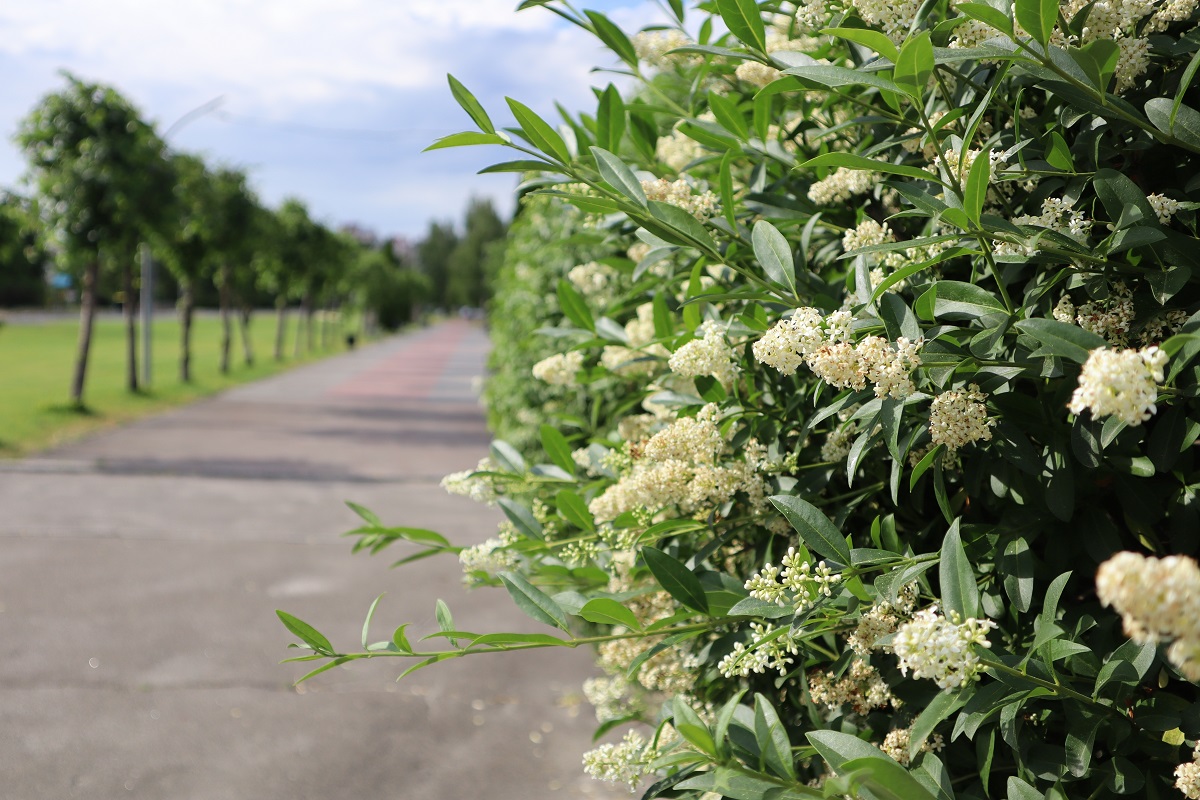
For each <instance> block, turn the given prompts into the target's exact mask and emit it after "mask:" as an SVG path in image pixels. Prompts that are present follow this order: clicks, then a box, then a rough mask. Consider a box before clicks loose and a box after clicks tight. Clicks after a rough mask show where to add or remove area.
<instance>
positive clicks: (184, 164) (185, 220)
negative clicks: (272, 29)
mask: <svg viewBox="0 0 1200 800" xmlns="http://www.w3.org/2000/svg"><path fill="white" fill-rule="evenodd" d="M65 77H66V81H67V85H66V87H65V88H64V89H62V90H61V91H57V92H54V93H52V94H49V95H47V96H46V97H45V98H43V99H42V101H41V102H40V103H39V104H38V105H37V107H35V108H34V109H33V110H32V111H31V112H30V114H29V115H28V116H27V117H26V118H25V119H24V120H23V121H22V123H21V125H20V127H19V130H18V132H17V134H16V141H17V143H18V144H19V145H20V147H21V148H22V150H23V152H24V154H25V156H26V158H27V159H28V163H29V172H30V178H31V184H32V186H33V188H34V195H33V197H32V198H29V199H23V198H19V197H17V196H15V195H7V196H5V197H4V198H3V199H0V265H2V267H3V268H2V269H0V272H3V273H4V275H5V279H4V281H2V282H0V288H3V289H4V291H5V293H6V298H5V299H4V301H5V302H9V303H18V304H22V303H30V302H37V301H38V300H39V299H41V296H42V294H43V292H44V288H45V282H44V277H43V275H44V269H43V264H45V263H47V261H48V257H49V259H51V260H53V262H54V268H55V270H57V271H58V272H60V273H64V274H67V275H70V276H72V278H73V279H74V281H75V283H76V285H78V287H79V300H80V335H79V344H78V352H77V356H76V361H75V367H74V374H73V380H72V383H71V400H72V402H74V403H76V404H82V402H83V395H84V386H85V383H86V378H87V368H88V355H89V351H90V348H91V340H92V329H93V324H94V319H95V312H96V309H97V307H98V305H100V304H101V303H102V302H103V301H104V300H105V299H106V298H109V299H119V300H120V302H121V306H122V308H123V311H124V319H125V328H126V336H125V340H126V349H127V358H126V363H127V369H126V384H127V387H128V389H129V390H130V391H137V390H138V388H139V387H138V369H137V352H136V346H135V345H136V340H137V318H136V315H135V314H136V307H135V301H136V297H137V292H136V289H137V288H138V271H137V270H136V264H137V263H138V255H139V251H140V250H141V249H142V248H147V249H148V251H149V253H151V254H153V257H154V259H155V260H156V261H157V262H159V263H161V264H163V265H165V267H166V268H167V270H168V272H169V280H168V281H167V283H168V284H170V286H171V288H173V289H174V290H175V294H176V296H177V298H178V309H179V316H180V323H181V330H182V335H181V343H180V344H181V347H180V361H179V364H180V367H179V370H180V378H181V379H182V380H183V381H190V380H191V379H192V366H191V362H192V359H191V331H192V319H193V316H194V313H195V309H196V308H197V306H198V305H200V304H201V303H202V302H204V301H211V300H215V303H216V305H217V306H218V308H219V309H220V316H221V321H222V325H221V331H222V333H221V348H220V353H221V357H220V368H221V371H222V372H227V371H228V370H229V369H230V364H231V361H232V359H233V354H232V351H233V348H234V328H235V326H236V327H238V328H239V330H240V333H241V337H240V338H241V341H242V346H243V350H244V358H245V360H246V362H247V363H252V362H253V360H254V353H253V351H252V348H251V343H250V342H251V340H250V336H249V330H248V329H249V325H250V321H251V316H252V312H253V309H255V308H256V307H260V306H262V305H271V304H273V305H274V307H275V309H276V335H275V348H274V349H275V352H274V357H275V358H276V359H282V358H283V357H284V341H285V332H286V326H287V312H288V309H290V308H298V310H299V312H300V318H299V323H298V324H299V325H300V326H301V327H300V329H299V330H298V331H297V335H296V353H297V354H299V353H300V352H301V351H302V349H303V348H305V347H307V348H308V349H312V348H313V347H314V345H315V339H316V332H315V329H314V326H313V319H314V316H315V314H316V312H317V311H318V310H320V309H328V310H332V309H341V310H343V311H346V312H349V313H352V315H353V317H354V318H356V319H358V320H359V325H364V324H367V320H371V321H372V322H374V323H377V324H378V325H379V326H380V327H383V328H385V329H389V330H394V329H396V328H398V327H400V326H401V325H403V324H404V323H406V322H408V321H409V320H410V319H412V318H413V315H414V313H415V311H416V309H417V308H418V307H419V306H420V305H421V304H423V303H432V304H433V305H437V306H443V307H449V306H451V305H463V304H469V305H479V304H481V303H482V302H483V301H484V300H485V299H486V296H487V290H486V288H485V275H486V274H487V268H486V266H485V262H486V261H487V258H488V253H489V251H490V250H491V249H492V248H491V245H490V243H491V242H494V241H496V240H498V239H500V238H501V237H502V236H503V234H504V224H503V222H502V221H501V220H500V218H499V217H498V216H497V215H496V213H495V211H494V210H493V209H492V207H491V205H490V204H489V203H487V202H485V201H472V204H471V206H470V209H469V212H468V215H467V224H466V230H465V234H464V235H463V236H462V237H461V238H460V237H459V236H458V234H457V233H456V232H455V231H454V229H453V226H451V225H449V224H447V223H435V224H433V225H432V226H431V229H430V238H429V240H427V241H424V242H421V243H420V244H419V245H418V246H417V247H416V248H405V247H402V246H397V242H396V241H383V242H379V241H377V240H375V238H374V237H373V236H366V237H364V236H361V235H357V236H356V235H355V232H354V229H343V230H342V231H341V232H338V231H334V230H332V229H330V228H329V227H327V226H325V225H323V224H322V223H320V222H319V221H317V220H314V219H313V218H312V216H311V215H310V213H309V211H308V209H307V208H306V206H305V204H304V203H303V202H301V201H300V200H297V199H288V200H285V201H284V202H283V203H282V204H281V205H280V207H279V208H277V209H272V208H268V207H267V206H265V205H264V204H263V203H262V202H260V200H259V199H258V197H257V196H256V194H255V192H254V190H253V189H252V187H251V186H250V184H249V180H248V178H247V175H246V173H245V171H243V170H241V169H238V168H235V167H230V166H224V165H220V166H214V165H212V164H209V163H206V161H205V160H204V159H202V158H200V157H198V156H196V155H192V154H188V153H182V152H176V151H173V150H171V149H170V148H168V146H167V144H166V142H165V141H164V139H163V137H162V135H161V134H160V133H159V132H158V131H157V130H156V129H155V126H154V125H153V124H151V123H149V122H147V121H145V120H144V119H143V118H142V117H141V115H140V113H139V112H138V110H137V109H136V108H135V107H134V106H133V105H132V104H131V103H130V102H129V101H128V100H127V99H125V98H124V97H122V96H121V95H120V94H119V93H118V92H117V91H116V90H115V89H113V88H111V87H107V86H102V85H99V84H95V83H89V82H86V81H83V80H80V79H79V78H77V77H74V76H72V75H69V74H67V75H65ZM441 248H444V249H445V253H444V254H443V253H442V249H441ZM426 255H428V257H429V261H428V263H427V264H419V263H418V261H419V260H421V258H422V256H426ZM492 259H493V261H494V260H495V257H494V256H492ZM214 295H215V297H214Z"/></svg>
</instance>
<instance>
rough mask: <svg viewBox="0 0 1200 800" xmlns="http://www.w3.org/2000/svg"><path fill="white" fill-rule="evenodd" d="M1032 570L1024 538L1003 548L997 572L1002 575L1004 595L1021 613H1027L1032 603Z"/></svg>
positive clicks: (1032, 565)
mask: <svg viewBox="0 0 1200 800" xmlns="http://www.w3.org/2000/svg"><path fill="white" fill-rule="evenodd" d="M1033 569H1034V561H1033V553H1032V552H1031V551H1030V549H1029V542H1027V541H1025V538H1024V537H1018V538H1016V539H1013V540H1012V541H1010V542H1009V543H1008V544H1007V545H1005V546H1004V555H1003V556H1002V557H1001V559H1000V564H999V570H998V571H999V572H1000V574H1002V575H1004V593H1005V594H1007V595H1008V599H1009V600H1010V601H1011V602H1012V604H1013V608H1015V609H1017V611H1020V612H1021V613H1025V612H1026V611H1028V610H1029V608H1030V606H1031V605H1032V603H1033Z"/></svg>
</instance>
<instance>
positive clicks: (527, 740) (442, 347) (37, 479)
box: [0, 321, 627, 800]
mask: <svg viewBox="0 0 1200 800" xmlns="http://www.w3.org/2000/svg"><path fill="white" fill-rule="evenodd" d="M487 348H488V343H487V339H486V337H485V336H484V334H483V333H482V332H481V331H480V330H479V328H478V327H476V326H473V325H470V324H468V323H465V322H459V321H454V322H449V323H444V324H442V325H439V326H436V327H433V328H428V329H423V330H420V331H416V332H413V333H410V334H406V335H403V336H398V337H394V338H391V339H388V340H386V341H383V342H381V343H377V344H374V345H371V346H368V347H365V348H361V349H359V350H358V351H356V352H353V353H348V354H345V355H343V356H339V357H336V358H331V359H328V360H325V361H323V362H320V363H318V364H314V365H310V366H306V367H302V368H299V369H296V370H293V371H291V372H288V373H286V374H283V375H279V376H276V377H273V378H269V379H267V380H264V381H260V382H258V383H254V384H250V385H246V386H243V387H239V388H237V389H234V390H231V391H229V392H226V393H225V394H223V395H221V396H219V397H217V398H214V399H211V400H207V401H203V402H199V403H196V404H194V405H191V406H188V407H186V408H182V409H177V410H175V411H171V412H168V413H165V414H162V415H160V416H156V417H153V418H149V419H146V420H143V421H141V422H138V423H135V424H133V425H129V426H127V427H124V428H121V429H116V430H112V431H108V432H105V433H102V434H99V435H96V436H93V437H92V438H89V439H86V440H83V441H80V442H77V443H75V444H72V445H69V446H66V447H63V448H60V449H57V450H55V451H51V452H48V453H44V454H41V455H39V456H36V457H33V458H29V459H26V460H24V461H16V462H0V641H2V642H3V650H2V653H3V654H2V655H0V776H3V788H2V789H0V796H3V797H5V798H13V799H24V798H29V800H34V799H36V800H42V799H43V798H55V799H56V800H57V799H58V798H75V797H80V798H85V797H86V798H125V797H129V798H153V800H161V798H172V799H173V800H191V799H195V800H209V799H212V800H241V799H242V798H245V799H246V800H273V798H288V799H289V800H298V799H305V798H313V799H314V800H315V799H316V798H321V799H322V800H329V799H330V798H350V797H380V798H397V799H398V800H425V799H426V798H428V799H429V800H443V798H495V799H496V800H508V799H509V798H511V799H512V800H518V798H519V799H520V800H527V799H528V798H541V797H546V798H559V797H563V798H566V797H605V798H607V797H612V796H615V795H614V794H613V793H612V792H611V791H609V790H608V789H606V787H605V786H604V785H603V784H598V783H596V782H595V781H593V780H591V779H590V778H587V777H586V776H584V775H583V774H582V771H581V766H580V755H581V753H582V752H583V751H584V750H586V749H589V748H590V747H591V746H593V745H592V744H591V741H590V739H591V731H592V729H593V727H594V718H593V717H592V713H591V709H590V707H589V706H588V705H587V704H586V703H585V702H582V699H581V692H580V684H581V682H582V681H583V679H584V678H586V677H587V676H588V675H591V674H594V673H593V668H592V666H591V658H590V654H589V653H586V652H583V651H572V650H566V649H563V650H554V651H538V652H532V653H528V652H527V653H514V654H501V655H486V656H477V657H471V658H465V659H460V660H456V661H452V662H448V663H444V664H439V665H435V666H433V667H431V668H429V669H425V670H422V671H420V672H417V673H415V674H413V675H411V676H409V677H407V678H405V679H404V680H403V681H401V682H396V681H395V680H394V679H395V677H396V676H397V675H399V673H400V672H401V671H402V669H403V666H402V663H401V662H400V661H399V660H390V659H381V660H379V661H371V662H360V663H355V664H350V665H346V666H343V667H338V668H336V669H333V670H331V671H329V672H326V673H323V674H322V675H319V676H317V677H316V678H314V679H312V680H311V681H309V682H307V683H304V684H301V685H300V686H298V687H297V686H293V681H294V680H295V679H296V678H298V677H299V676H300V675H301V674H303V672H304V671H306V670H305V667H306V665H303V664H286V665H281V664H280V663H279V662H280V660H281V659H283V658H285V657H287V656H288V655H291V654H294V653H295V651H288V650H287V649H286V646H287V644H288V643H289V642H290V641H294V637H292V636H291V634H289V633H288V632H287V631H286V630H285V629H284V628H283V627H282V625H280V623H279V621H278V619H277V618H276V616H275V610H276V609H283V610H285V611H287V612H289V613H291V614H294V615H296V616H298V617H300V618H301V619H304V620H307V621H308V622H310V623H312V624H313V625H315V626H316V627H318V628H319V629H320V630H322V631H323V632H324V633H326V634H327V635H328V636H329V637H330V638H331V639H332V640H333V642H334V644H335V645H340V646H341V647H342V648H344V649H347V650H350V649H356V648H357V647H358V639H359V633H360V631H361V626H362V622H363V619H364V617H365V614H366V611H367V608H368V606H369V605H370V603H371V601H372V600H373V599H374V598H375V596H376V595H377V594H379V593H381V592H386V594H385V596H384V598H383V600H382V601H381V602H380V604H379V608H378V610H377V612H376V614H375V622H374V628H373V632H372V638H373V639H385V638H388V637H389V636H390V632H391V629H392V628H393V627H395V626H396V625H398V624H399V623H402V622H411V623H413V625H412V627H411V628H410V629H409V636H410V638H411V639H412V640H413V641H415V640H416V638H418V637H419V636H421V635H423V634H424V633H429V632H432V631H436V630H437V626H436V623H435V619H434V607H435V601H436V599H438V598H441V599H444V600H445V601H446V602H447V603H448V605H449V606H450V608H451V610H452V611H453V613H454V617H455V622H456V623H457V626H458V627H459V628H460V629H463V630H473V631H480V632H485V631H508V630H524V631H538V630H544V628H543V627H542V626H539V625H538V624H537V623H535V622H533V621H531V620H528V619H527V618H525V617H524V616H522V615H521V614H520V613H519V612H518V611H516V610H515V609H514V608H513V607H512V604H511V603H510V602H509V600H508V598H507V597H506V596H504V594H503V591H502V590H495V589H484V590H474V591H470V590H467V589H465V588H464V587H463V585H462V582H461V571H460V569H459V566H458V564H457V562H455V561H454V560H453V559H452V558H449V557H445V558H440V559H439V558H434V559H426V560H423V561H420V562H417V563H415V564H413V565H409V566H407V567H401V568H399V569H396V570H390V569H389V568H388V567H389V564H390V563H391V562H392V561H393V560H394V559H395V558H398V557H400V556H402V555H404V554H405V552H406V551H404V550H401V549H396V550H395V551H394V552H390V551H384V552H383V553H381V554H379V555H376V556H368V555H365V554H357V555H355V554H352V553H351V552H350V540H348V539H345V538H342V537H341V536H340V534H341V533H342V532H344V531H346V530H349V529H350V528H353V527H355V525H356V522H357V518H356V517H355V516H354V515H353V514H352V513H351V512H350V511H349V510H348V509H347V508H346V506H345V505H344V504H343V501H345V500H351V501H354V502H357V503H361V504H362V505H364V506H367V507H368V508H371V509H373V510H375V511H376V512H377V513H378V514H379V515H380V516H381V517H382V518H383V519H384V520H386V521H387V522H389V523H391V524H397V525H410V526H414V527H425V528H431V529H433V530H437V531H440V532H442V533H444V534H446V535H447V536H448V537H450V538H451V539H452V540H453V541H455V542H458V543H462V544H470V543H474V542H479V541H482V540H484V539H486V538H488V537H489V536H491V535H494V533H495V527H496V524H497V522H498V521H499V517H498V515H497V513H496V512H495V510H493V509H489V508H486V507H484V506H479V505H476V504H474V503H471V502H470V501H468V500H465V499H463V498H457V497H451V496H448V495H446V494H445V493H444V492H443V491H442V490H441V489H440V488H439V486H438V482H439V481H440V479H441V477H442V476H443V475H445V474H446V473H448V472H452V471H455V470H461V469H470V468H472V467H473V466H474V465H475V463H476V462H477V461H478V459H479V458H480V457H481V456H482V455H483V454H484V453H485V452H486V448H487V443H488V435H487V430H486V428H485V425H484V420H483V412H482V411H481V409H480V407H479V404H478V401H477V399H476V394H475V390H474V385H473V384H474V381H475V380H476V379H477V378H478V376H479V375H480V374H481V373H482V372H483V365H484V359H485V356H486V352H487ZM389 556H390V557H389ZM308 666H309V667H311V666H312V665H308ZM625 796H627V795H625Z"/></svg>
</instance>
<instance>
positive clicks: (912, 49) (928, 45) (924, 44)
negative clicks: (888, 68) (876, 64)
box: [892, 31, 933, 101]
mask: <svg viewBox="0 0 1200 800" xmlns="http://www.w3.org/2000/svg"><path fill="white" fill-rule="evenodd" d="M932 74H933V43H932V42H931V41H930V38H929V31H922V32H921V33H920V34H918V35H917V36H913V37H911V38H909V39H908V40H907V41H905V42H904V45H903V46H902V47H901V48H900V55H899V57H898V58H897V59H896V68H895V70H893V71H892V80H894V81H895V82H896V85H897V86H899V87H900V90H901V91H902V92H904V93H905V94H907V95H908V96H909V97H911V98H913V99H914V100H917V101H919V100H920V99H921V96H922V95H923V94H924V93H925V86H926V84H928V83H929V76H930V75H932Z"/></svg>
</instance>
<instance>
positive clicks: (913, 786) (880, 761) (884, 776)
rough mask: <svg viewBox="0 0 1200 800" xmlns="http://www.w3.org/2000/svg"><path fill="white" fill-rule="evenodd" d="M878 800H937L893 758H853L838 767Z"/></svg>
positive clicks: (839, 770) (841, 773) (840, 771)
mask: <svg viewBox="0 0 1200 800" xmlns="http://www.w3.org/2000/svg"><path fill="white" fill-rule="evenodd" d="M837 771H838V773H839V774H840V775H845V776H846V777H848V778H850V779H851V781H852V782H853V783H858V784H860V785H861V786H862V787H863V788H864V789H866V790H867V791H869V792H870V793H871V796H872V797H874V798H876V800H937V798H935V797H934V795H933V794H931V793H930V791H929V790H928V789H926V788H925V787H924V786H922V785H921V783H920V781H918V780H917V779H916V778H914V777H913V776H912V775H910V774H909V772H908V770H906V769H905V768H904V767H902V766H900V765H899V764H897V763H896V762H895V761H893V760H892V759H890V758H887V757H884V758H878V757H875V756H869V757H867V758H859V759H851V760H850V761H846V762H843V764H842V765H841V766H840V767H838V768H837Z"/></svg>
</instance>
